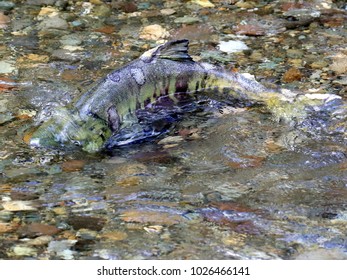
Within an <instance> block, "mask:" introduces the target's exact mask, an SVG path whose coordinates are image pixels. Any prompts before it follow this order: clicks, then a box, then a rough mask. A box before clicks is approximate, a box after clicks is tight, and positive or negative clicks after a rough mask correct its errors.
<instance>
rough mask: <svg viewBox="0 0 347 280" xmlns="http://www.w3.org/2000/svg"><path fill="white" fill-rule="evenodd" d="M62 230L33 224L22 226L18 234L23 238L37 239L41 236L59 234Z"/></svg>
mask: <svg viewBox="0 0 347 280" xmlns="http://www.w3.org/2000/svg"><path fill="white" fill-rule="evenodd" d="M59 231H60V229H58V228H56V227H55V226H52V225H46V224H40V223H32V224H29V225H25V226H22V227H20V228H19V229H18V233H19V234H20V235H21V236H28V237H35V236H40V235H54V234H57V233H58V232H59Z"/></svg>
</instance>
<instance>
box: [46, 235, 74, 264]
mask: <svg viewBox="0 0 347 280" xmlns="http://www.w3.org/2000/svg"><path fill="white" fill-rule="evenodd" d="M76 242H77V240H59V241H51V242H49V244H48V248H47V251H48V253H51V254H56V255H57V256H58V257H61V258H63V259H64V260H72V259H73V258H74V256H73V254H74V252H73V251H72V250H71V249H70V248H71V247H72V246H73V245H75V243H76Z"/></svg>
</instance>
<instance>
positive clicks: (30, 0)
mask: <svg viewBox="0 0 347 280" xmlns="http://www.w3.org/2000/svg"><path fill="white" fill-rule="evenodd" d="M55 2H56V1H55V0H27V4H29V5H35V6H44V5H50V6H52V5H54V3H55Z"/></svg>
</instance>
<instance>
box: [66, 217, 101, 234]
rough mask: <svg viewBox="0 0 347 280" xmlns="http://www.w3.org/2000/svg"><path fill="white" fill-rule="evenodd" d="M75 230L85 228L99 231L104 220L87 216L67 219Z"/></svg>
mask: <svg viewBox="0 0 347 280" xmlns="http://www.w3.org/2000/svg"><path fill="white" fill-rule="evenodd" d="M67 223H68V224H70V225H71V226H72V227H73V228H74V229H75V230H79V229H81V228H86V229H90V230H95V231H100V230H102V228H103V227H104V225H105V223H106V220H105V219H103V218H97V217H89V216H72V217H69V218H68V219H67Z"/></svg>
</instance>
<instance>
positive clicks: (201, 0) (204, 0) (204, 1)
mask: <svg viewBox="0 0 347 280" xmlns="http://www.w3.org/2000/svg"><path fill="white" fill-rule="evenodd" d="M192 3H194V4H198V5H200V6H201V7H204V8H214V7H215V5H214V4H213V3H211V2H210V1H209V0H192Z"/></svg>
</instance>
